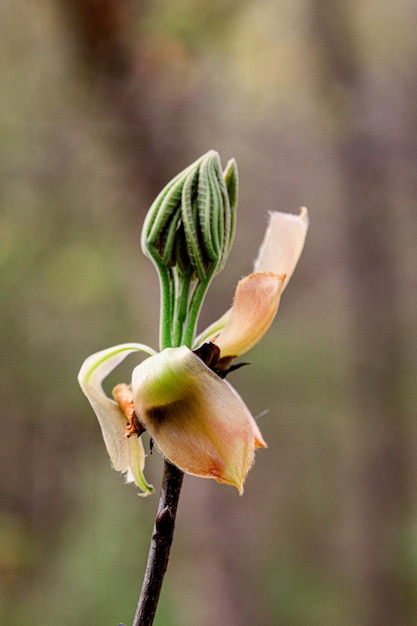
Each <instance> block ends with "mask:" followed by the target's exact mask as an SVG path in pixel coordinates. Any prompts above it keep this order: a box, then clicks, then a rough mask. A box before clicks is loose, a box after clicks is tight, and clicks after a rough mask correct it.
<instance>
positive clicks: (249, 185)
mask: <svg viewBox="0 0 417 626" xmlns="http://www.w3.org/2000/svg"><path fill="white" fill-rule="evenodd" d="M416 20H417V5H416V3H415V2H414V0H396V2H392V1H388V0H361V1H359V0H344V1H343V2H332V1H330V0H280V1H279V2H277V1H276V0H239V1H237V0H212V1H211V2H202V1H201V0H177V1H176V2H172V1H171V0H153V2H149V1H148V2H144V1H139V0H137V1H136V2H133V1H131V2H129V1H127V0H74V1H73V2H71V3H65V2H54V1H53V0H34V1H32V2H23V0H3V1H2V3H1V6H0V31H1V37H0V67H1V88H0V136H1V141H0V159H1V170H0V178H1V186H0V199H1V215H0V280H1V294H0V297H1V326H0V333H1V346H2V348H1V351H0V359H1V379H0V389H1V399H2V400H1V403H2V417H1V437H0V454H1V473H0V497H1V512H0V618H1V623H4V624H6V623H7V624H9V625H10V626H26V625H28V624H30V625H31V626H49V625H54V626H57V625H59V626H74V624H77V625H78V624H79V625H88V626H105V625H111V624H113V625H116V624H118V623H119V622H125V623H126V624H129V623H130V622H131V620H132V617H133V614H134V610H135V606H136V601H137V596H138V593H139V587H140V583H141V577H142V573H143V569H144V566H145V559H146V553H147V546H148V541H149V537H150V533H151V528H152V524H153V517H154V513H155V508H156V505H157V496H153V497H151V498H148V499H145V500H142V499H140V498H138V497H137V496H136V493H135V489H134V488H133V487H131V486H125V485H124V484H123V480H122V478H121V477H120V476H119V475H118V474H116V473H115V472H113V471H112V470H111V469H110V466H109V461H108V458H107V455H106V452H105V449H104V446H103V442H102V439H101V435H100V431H99V427H98V424H97V422H96V419H95V417H94V415H93V414H92V411H91V410H90V408H89V406H88V404H87V402H86V400H85V398H84V397H83V396H82V395H81V393H80V390H79V389H78V387H77V384H76V375H77V372H78V369H79V366H80V364H81V362H82V361H83V359H84V358H85V357H86V356H87V355H88V354H90V353H91V352H94V351H97V350H99V349H102V348H104V347H107V346H110V345H113V344H116V343H121V342H124V341H132V340H133V341H141V342H145V343H149V344H150V345H153V346H155V347H156V346H157V337H158V329H157V315H158V307H159V293H158V285H157V277H156V274H155V272H154V270H153V268H152V266H151V264H150V263H149V262H148V261H147V260H146V259H145V258H143V257H142V255H141V253H140V249H139V233H140V229H141V225H142V222H143V219H144V215H145V213H146V210H147V208H148V206H149V204H150V202H151V201H152V199H153V198H154V197H155V195H156V194H157V193H158V191H159V190H160V188H161V187H162V186H163V185H164V184H165V183H166V182H167V181H168V180H169V179H170V178H171V177H172V176H173V175H174V174H176V173H177V172H178V171H179V170H180V169H182V168H183V167H184V166H186V165H188V164H189V163H190V162H191V161H192V160H194V159H195V158H197V157H198V156H200V155H201V154H203V153H204V152H206V151H207V150H208V149H211V148H214V149H216V150H218V151H219V152H220V154H221V155H222V159H223V162H224V163H225V162H226V160H227V159H228V158H230V157H231V156H234V157H236V159H237V160H238V164H239V169H240V179H241V185H240V205H239V218H238V230H237V236H236V241H235V246H234V249H233V253H232V256H231V258H230V262H229V264H228V265H227V267H226V269H225V270H224V271H223V273H222V274H221V275H219V277H218V278H217V280H216V281H215V282H214V283H213V285H212V288H211V291H210V293H209V296H208V298H207V301H206V306H205V308H204V313H203V315H202V320H201V322H202V325H203V324H204V323H208V322H210V321H212V320H213V319H215V318H216V317H217V316H218V315H219V314H220V313H222V312H223V311H224V310H225V308H226V307H228V306H229V304H230V302H231V298H232V294H233V289H234V286H235V284H236V282H237V280H238V279H239V278H240V277H241V276H242V275H244V274H246V273H248V272H249V271H250V269H251V266H252V262H253V259H254V258H255V256H256V252H257V248H258V245H259V243H260V241H261V238H262V236H263V232H264V228H265V224H266V215H267V212H268V211H269V210H271V209H273V210H282V211H290V212H297V211H298V209H299V207H300V206H301V205H306V206H308V207H309V209H310V215H311V228H310V232H309V235H308V239H307V244H306V248H305V252H304V255H303V257H302V259H301V262H300V264H299V266H298V268H297V271H296V273H295V275H294V277H293V279H292V282H291V285H290V287H289V289H288V290H287V291H286V293H285V296H284V298H283V301H282V304H281V308H280V311H279V315H278V318H277V320H276V322H275V323H274V326H273V328H272V330H271V331H270V333H269V334H268V336H267V338H265V340H264V341H263V342H262V343H261V344H260V345H259V346H257V347H256V348H255V349H253V351H252V352H251V354H250V360H251V361H252V365H251V366H250V367H247V368H243V369H242V370H239V372H236V373H235V374H233V375H232V377H231V382H232V383H233V384H234V385H235V386H236V388H237V389H238V390H239V391H240V392H241V393H242V395H243V396H244V398H245V400H246V401H247V403H248V405H249V407H250V408H251V410H252V412H253V413H254V414H255V415H263V413H264V412H265V411H267V414H266V415H263V416H262V417H261V418H260V422H259V423H260V426H261V428H262V431H263V433H264V436H265V438H266V440H267V442H268V444H269V449H268V450H265V451H260V452H259V453H258V454H257V461H256V466H255V468H254V469H253V470H252V471H251V473H250V475H249V477H248V480H247V483H246V489H245V495H244V496H243V497H242V498H241V497H239V496H238V495H237V492H236V491H235V490H233V489H232V488H226V487H222V486H219V485H217V484H216V483H214V482H211V481H204V480H199V479H195V478H191V477H186V480H185V487H184V491H183V495H182V499H181V502H180V510H179V515H178V524H177V531H176V539H175V542H174V548H173V553H172V558H171V563H170V568H169V570H168V575H167V578H166V581H165V584H164V588H163V594H162V600H161V604H160V608H159V611H158V615H157V618H156V622H155V623H156V625H157V626H196V625H198V626H215V625H219V624H221V625H222V626H254V625H255V624H256V626H388V625H389V626H393V625H394V624H395V626H411V625H412V624H416V623H417V618H416V615H417V591H416V590H417V498H416V486H417V485H416V469H417V458H416V443H417V437H416V435H417V427H416V419H415V418H416V395H417V392H416V380H415V374H416V353H417V339H416V332H415V331H416V309H417V306H416V305H417V284H416V283H417V281H416V267H417V252H416V244H417V229H416V200H417V177H416V162H417V109H416V102H417V38H416V37H415V24H416ZM130 366H131V364H130ZM126 372H127V370H126ZM126 376H127V373H126ZM161 466H162V462H161V459H160V457H159V455H158V454H157V453H155V454H153V455H152V457H150V458H149V463H148V472H147V476H148V477H149V479H150V480H151V481H152V482H153V483H154V484H155V486H158V484H159V480H160V473H161Z"/></svg>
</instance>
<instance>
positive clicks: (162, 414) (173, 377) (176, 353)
mask: <svg viewBox="0 0 417 626" xmlns="http://www.w3.org/2000/svg"><path fill="white" fill-rule="evenodd" d="M132 390H133V397H134V404H135V411H136V413H137V415H138V417H139V419H140V421H141V422H142V423H143V424H144V426H145V427H146V429H147V431H148V432H149V434H150V435H151V437H152V438H153V440H154V442H155V444H156V445H157V447H158V448H159V450H160V451H161V453H162V454H163V455H164V456H165V457H166V458H167V459H168V460H169V461H171V463H173V464H174V465H176V466H177V467H179V468H180V469H181V470H183V471H184V472H187V473H188V474H193V475H195V476H200V477H202V478H213V479H214V480H216V481H217V482H219V483H226V484H230V485H234V486H235V487H237V489H238V490H239V492H240V493H242V492H243V483H244V481H245V478H246V475H247V473H248V471H249V469H250V467H251V465H252V463H253V460H254V450H255V445H256V446H259V445H265V444H264V442H263V439H262V435H261V434H260V432H259V429H258V427H257V425H256V423H255V421H254V419H253V417H252V415H251V414H250V412H249V410H248V408H247V407H246V405H245V403H244V402H243V400H242V399H241V398H240V396H239V395H238V394H237V393H236V392H235V390H234V389H233V388H232V387H231V386H230V385H229V384H228V383H227V382H226V381H225V380H222V379H221V378H219V377H218V376H217V374H215V373H214V372H212V371H211V370H210V369H209V368H208V367H207V366H206V365H205V364H204V363H203V361H202V360H201V359H200V358H199V357H198V356H197V355H195V354H194V353H193V352H191V350H189V349H188V348H186V347H185V346H182V347H180V348H167V349H166V350H163V351H162V352H161V353H159V354H157V355H156V356H153V357H150V358H149V359H146V361H144V362H143V363H141V364H140V365H139V366H138V367H136V368H135V370H134V372H133V377H132Z"/></svg>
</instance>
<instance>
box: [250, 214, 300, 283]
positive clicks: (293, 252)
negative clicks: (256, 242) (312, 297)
mask: <svg viewBox="0 0 417 626" xmlns="http://www.w3.org/2000/svg"><path fill="white" fill-rule="evenodd" d="M307 230H308V211H307V209H306V208H305V207H303V208H302V209H301V211H300V215H292V214H291V213H279V212H277V211H274V212H271V213H270V214H269V225H268V228H267V229H266V233H265V237H264V240H263V242H262V245H261V247H260V249H259V253H258V257H257V259H256V261H255V265H254V271H255V272H274V273H275V274H285V275H286V278H285V282H284V286H283V290H284V289H285V287H286V286H287V284H288V281H289V280H290V278H291V276H292V274H293V272H294V270H295V268H296V265H297V263H298V260H299V258H300V256H301V253H302V251H303V247H304V241H305V238H306V235H307Z"/></svg>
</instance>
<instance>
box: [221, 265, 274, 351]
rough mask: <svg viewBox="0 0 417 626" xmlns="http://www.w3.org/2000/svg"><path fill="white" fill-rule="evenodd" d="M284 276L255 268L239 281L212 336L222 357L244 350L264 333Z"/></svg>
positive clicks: (272, 318)
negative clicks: (220, 325) (222, 322)
mask: <svg viewBox="0 0 417 626" xmlns="http://www.w3.org/2000/svg"><path fill="white" fill-rule="evenodd" d="M284 280H285V274H284V275H281V276H279V275H278V274H273V273H272V272H258V273H256V274H249V276H246V278H243V279H242V280H241V281H239V283H238V286H237V288H236V292H235V299H234V302H233V306H232V309H231V312H230V318H229V320H228V321H227V323H226V325H225V327H224V329H223V330H222V331H221V333H220V334H219V335H218V337H216V338H215V339H213V342H214V343H215V344H216V345H217V346H219V348H220V355H221V358H222V359H223V358H224V359H225V358H227V357H231V358H233V357H237V356H239V355H240V354H244V353H245V352H247V351H248V350H250V349H251V348H252V347H253V346H254V345H255V344H257V343H258V341H259V340H260V339H261V338H262V337H263V336H264V334H265V333H266V331H267V330H268V328H269V327H270V326H271V324H272V322H273V320H274V317H275V315H276V312H277V310H278V306H279V301H280V297H281V292H282V289H283V284H284Z"/></svg>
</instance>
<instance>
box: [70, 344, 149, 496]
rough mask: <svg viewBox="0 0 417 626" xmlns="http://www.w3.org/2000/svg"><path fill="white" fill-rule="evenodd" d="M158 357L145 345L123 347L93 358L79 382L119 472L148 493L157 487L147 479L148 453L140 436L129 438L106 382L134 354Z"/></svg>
mask: <svg viewBox="0 0 417 626" xmlns="http://www.w3.org/2000/svg"><path fill="white" fill-rule="evenodd" d="M136 351H140V352H146V353H147V354H150V355H153V354H155V352H154V350H152V349H151V348H148V346H144V345H143V344H136V343H131V344H121V345H119V346H114V347H112V348H108V349H106V350H102V351H101V352H97V353H95V354H92V355H91V356H89V357H88V358H87V359H86V360H85V361H84V363H83V365H82V366H81V369H80V372H79V374H78V382H79V384H80V387H81V389H82V391H83V392H84V394H85V395H86V396H87V399H88V401H89V402H90V404H91V406H92V408H93V410H94V412H95V414H96V416H97V419H98V421H99V424H100V427H101V432H102V434H103V439H104V443H105V444H106V448H107V452H108V453H109V456H110V460H111V462H112V465H113V467H114V469H115V470H117V471H118V472H123V473H125V472H127V476H126V477H127V480H128V481H134V482H135V483H136V485H137V486H138V487H139V488H140V489H142V491H143V492H145V493H146V494H148V493H151V492H152V491H153V488H152V486H151V485H148V483H147V482H146V480H145V477H144V475H143V468H144V464H145V452H144V449H143V444H142V442H141V440H140V439H139V438H138V437H130V438H127V436H126V417H125V415H124V414H123V412H122V410H121V409H120V407H119V405H118V404H117V403H116V402H114V400H111V399H110V398H109V397H108V396H107V395H106V394H105V392H104V390H103V387H102V382H103V380H104V379H105V378H106V377H107V376H108V375H109V374H110V372H112V371H113V370H114V369H115V368H116V367H117V366H118V365H119V364H120V363H121V362H122V361H123V360H124V359H125V358H126V357H127V356H128V355H129V354H131V353H132V352H136Z"/></svg>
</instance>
